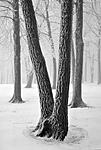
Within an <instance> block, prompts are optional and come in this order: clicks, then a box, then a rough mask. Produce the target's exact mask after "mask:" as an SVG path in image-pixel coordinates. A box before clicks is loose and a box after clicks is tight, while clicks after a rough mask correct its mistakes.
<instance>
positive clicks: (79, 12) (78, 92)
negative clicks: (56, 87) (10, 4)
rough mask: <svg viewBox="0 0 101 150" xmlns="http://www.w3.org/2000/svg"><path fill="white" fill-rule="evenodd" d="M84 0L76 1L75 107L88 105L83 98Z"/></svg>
mask: <svg viewBox="0 0 101 150" xmlns="http://www.w3.org/2000/svg"><path fill="white" fill-rule="evenodd" d="M82 29H83V0H77V1H76V31H75V39H76V60H75V77H74V87H73V97H72V101H71V103H70V106H71V108H73V107H86V106H87V105H86V104H85V103H84V102H83V100H82V67H83V46H84V43H83V38H82Z"/></svg>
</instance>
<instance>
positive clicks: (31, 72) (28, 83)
mask: <svg viewBox="0 0 101 150" xmlns="http://www.w3.org/2000/svg"><path fill="white" fill-rule="evenodd" d="M32 82H33V67H32V69H31V71H30V72H29V74H28V79H27V85H26V86H25V88H31V87H32Z"/></svg>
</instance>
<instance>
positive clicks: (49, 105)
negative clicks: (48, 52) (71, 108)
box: [21, 0, 54, 130]
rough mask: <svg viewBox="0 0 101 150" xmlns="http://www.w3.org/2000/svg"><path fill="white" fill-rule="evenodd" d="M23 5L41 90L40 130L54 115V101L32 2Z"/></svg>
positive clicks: (29, 41)
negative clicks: (43, 123)
mask: <svg viewBox="0 0 101 150" xmlns="http://www.w3.org/2000/svg"><path fill="white" fill-rule="evenodd" d="M21 5H22V11H23V15H24V19H25V25H26V30H27V39H28V45H29V53H30V58H31V61H32V65H33V67H34V70H35V74H36V79H37V83H38V88H39V97H40V107H41V117H40V120H39V123H38V125H37V127H36V129H35V130H37V129H39V128H40V126H41V123H42V121H43V120H44V119H46V118H48V117H50V115H51V114H52V111H53V106H54V100H53V94H52V90H51V84H50V80H49V76H48V72H47V68H46V63H45V59H44V56H43V54H42V52H41V48H40V44H39V37H38V30H37V22H36V17H35V12H34V8H33V4H32V1H31V0H28V1H26V0H21Z"/></svg>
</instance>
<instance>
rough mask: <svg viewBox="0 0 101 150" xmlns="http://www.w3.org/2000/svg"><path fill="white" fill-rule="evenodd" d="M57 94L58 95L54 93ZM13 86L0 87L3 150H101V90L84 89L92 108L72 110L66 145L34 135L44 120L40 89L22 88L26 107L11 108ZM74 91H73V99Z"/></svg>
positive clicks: (94, 87)
mask: <svg viewBox="0 0 101 150" xmlns="http://www.w3.org/2000/svg"><path fill="white" fill-rule="evenodd" d="M53 92H54V94H55V91H53ZM12 95H13V85H7V84H5V85H3V84H1V85H0V150H33V149H35V150H101V86H97V85H95V84H84V85H83V100H84V101H85V102H86V103H87V104H88V105H89V106H91V107H89V108H74V109H71V108H69V132H68V135H67V137H66V138H65V140H64V142H59V141H53V140H52V139H49V140H47V139H46V138H44V139H43V138H42V139H41V138H36V137H34V136H33V134H32V133H31V131H32V129H33V126H35V125H36V124H37V122H38V119H39V117H40V105H39V97H38V89H37V85H34V86H33V88H31V89H26V88H24V85H23V87H22V98H23V100H24V101H26V103H23V104H11V103H8V101H9V100H10V99H11V97H12ZM71 97H72V87H70V98H69V100H70V99H71Z"/></svg>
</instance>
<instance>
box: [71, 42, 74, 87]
mask: <svg viewBox="0 0 101 150" xmlns="http://www.w3.org/2000/svg"><path fill="white" fill-rule="evenodd" d="M71 62H72V84H73V86H74V73H75V54H74V43H73V40H72V43H71Z"/></svg>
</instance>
